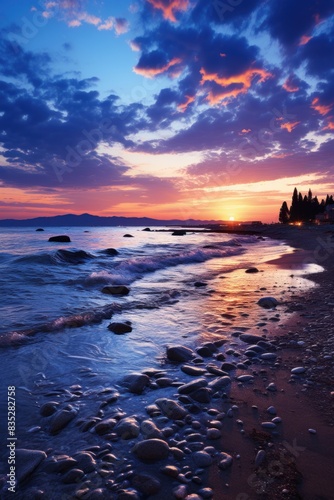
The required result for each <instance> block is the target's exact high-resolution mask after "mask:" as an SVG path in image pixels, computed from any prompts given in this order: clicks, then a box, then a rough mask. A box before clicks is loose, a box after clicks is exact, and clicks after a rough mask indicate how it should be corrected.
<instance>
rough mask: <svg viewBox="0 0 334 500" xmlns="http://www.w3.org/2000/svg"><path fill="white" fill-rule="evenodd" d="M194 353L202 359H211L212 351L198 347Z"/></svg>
mask: <svg viewBox="0 0 334 500" xmlns="http://www.w3.org/2000/svg"><path fill="white" fill-rule="evenodd" d="M196 352H197V354H198V355H199V356H202V358H211V357H212V351H211V350H210V349H209V348H208V347H205V346H202V347H198V348H197V349H196Z"/></svg>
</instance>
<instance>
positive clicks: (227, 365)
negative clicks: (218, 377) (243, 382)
mask: <svg viewBox="0 0 334 500" xmlns="http://www.w3.org/2000/svg"><path fill="white" fill-rule="evenodd" d="M221 369H222V370H223V371H226V372H231V371H233V370H236V369H237V365H235V364H234V363H228V362H227V361H226V362H225V363H223V364H222V366H221Z"/></svg>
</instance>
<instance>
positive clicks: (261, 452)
mask: <svg viewBox="0 0 334 500" xmlns="http://www.w3.org/2000/svg"><path fill="white" fill-rule="evenodd" d="M265 458H266V452H265V451H264V450H259V451H258V452H257V454H256V457H255V467H258V466H259V465H261V464H262V462H263V460H264V459H265Z"/></svg>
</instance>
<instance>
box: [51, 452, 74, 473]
mask: <svg viewBox="0 0 334 500" xmlns="http://www.w3.org/2000/svg"><path fill="white" fill-rule="evenodd" d="M77 465H78V462H77V461H76V460H75V459H74V458H72V457H70V456H68V455H57V456H55V457H52V458H51V459H48V460H46V461H45V463H44V464H43V471H45V472H51V473H56V474H57V473H59V472H67V471H68V470H69V469H73V468H74V467H77Z"/></svg>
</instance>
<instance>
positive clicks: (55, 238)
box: [49, 234, 71, 243]
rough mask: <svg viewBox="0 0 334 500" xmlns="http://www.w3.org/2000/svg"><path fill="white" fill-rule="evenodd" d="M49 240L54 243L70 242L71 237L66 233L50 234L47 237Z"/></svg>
mask: <svg viewBox="0 0 334 500" xmlns="http://www.w3.org/2000/svg"><path fill="white" fill-rule="evenodd" d="M49 241H52V242H56V243H58V242H59V243H70V241H71V238H70V237H69V236H67V235H66V234H61V235H59V236H51V237H50V238H49Z"/></svg>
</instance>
